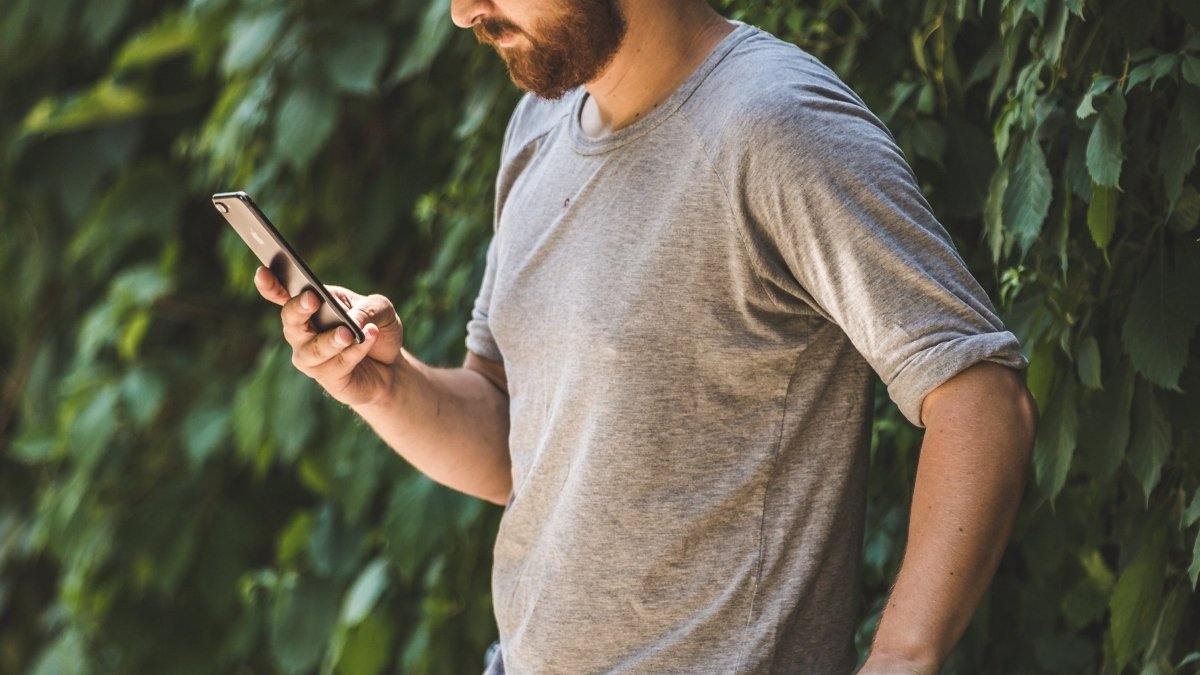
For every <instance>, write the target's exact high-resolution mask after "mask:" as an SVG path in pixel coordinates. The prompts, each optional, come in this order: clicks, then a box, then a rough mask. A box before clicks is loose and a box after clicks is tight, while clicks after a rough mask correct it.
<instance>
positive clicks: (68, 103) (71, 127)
mask: <svg viewBox="0 0 1200 675" xmlns="http://www.w3.org/2000/svg"><path fill="white" fill-rule="evenodd" d="M149 109H150V98H149V97H147V96H146V94H145V92H143V91H142V90H140V89H138V88H136V87H133V86H131V85H130V84H128V83H124V82H119V81H117V80H115V79H105V80H101V81H100V82H98V83H97V84H96V85H94V86H93V87H92V88H91V89H89V90H87V91H85V92H82V93H79V94H73V95H67V96H64V97H62V98H57V99H56V98H46V99H42V100H41V101H40V102H38V104H37V105H35V106H34V107H33V108H32V109H30V111H29V113H28V114H27V115H26V116H25V119H24V120H23V121H22V122H21V133H22V134H25V135H35V134H42V135H49V134H61V133H65V132H69V131H79V130H80V129H89V128H92V127H98V126H103V125H108V124H114V123H116V122H121V121H124V120H128V119H131V118H135V117H140V116H141V115H143V114H145V113H146V112H148V111H149Z"/></svg>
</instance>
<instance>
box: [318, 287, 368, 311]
mask: <svg viewBox="0 0 1200 675" xmlns="http://www.w3.org/2000/svg"><path fill="white" fill-rule="evenodd" d="M325 288H326V289H327V290H328V291H329V294H330V295H332V296H333V297H335V298H337V299H338V302H341V303H342V307H345V308H346V309H350V308H351V307H353V306H354V305H355V303H357V302H359V301H361V300H362V299H363V296H361V295H359V294H358V293H355V292H354V291H352V290H350V289H348V288H343V287H341V286H326V287H325Z"/></svg>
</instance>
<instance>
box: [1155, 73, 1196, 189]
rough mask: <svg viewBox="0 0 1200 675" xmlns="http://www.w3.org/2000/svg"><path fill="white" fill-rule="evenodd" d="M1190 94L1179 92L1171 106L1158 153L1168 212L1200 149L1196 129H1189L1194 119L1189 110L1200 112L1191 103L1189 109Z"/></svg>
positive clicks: (1194, 163) (1159, 169)
mask: <svg viewBox="0 0 1200 675" xmlns="http://www.w3.org/2000/svg"><path fill="white" fill-rule="evenodd" d="M1190 96H1196V95H1195V94H1191V95H1189V94H1183V95H1180V97H1179V99H1178V100H1177V101H1176V103H1175V106H1174V107H1173V108H1172V109H1171V112H1170V114H1169V115H1168V117H1167V126H1166V129H1164V130H1163V139H1162V147H1161V148H1160V150H1159V154H1158V172H1159V173H1160V174H1161V175H1162V180H1163V188H1164V189H1165V190H1166V194H1167V210H1168V211H1173V210H1174V209H1175V205H1176V204H1178V202H1179V198H1180V196H1182V194H1183V181H1184V178H1186V177H1187V175H1188V173H1189V172H1190V171H1191V170H1192V167H1193V166H1195V165H1196V151H1197V149H1200V129H1196V128H1193V127H1195V126H1196V124H1197V121H1196V119H1195V118H1194V117H1190V113H1196V112H1200V105H1195V106H1191V107H1194V108H1196V109H1195V110H1191V111H1189V110H1188V107H1189V105H1188V104H1189V97H1190Z"/></svg>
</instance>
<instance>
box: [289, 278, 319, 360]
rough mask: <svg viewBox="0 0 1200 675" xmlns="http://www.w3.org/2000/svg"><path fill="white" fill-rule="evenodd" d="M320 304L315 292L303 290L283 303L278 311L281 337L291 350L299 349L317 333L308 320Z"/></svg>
mask: <svg viewBox="0 0 1200 675" xmlns="http://www.w3.org/2000/svg"><path fill="white" fill-rule="evenodd" d="M320 304H321V302H320V300H318V299H317V294H316V293H313V292H312V291H304V292H302V293H301V294H300V295H297V296H296V297H294V298H292V299H291V300H288V301H287V302H285V303H284V304H283V309H282V310H280V312H279V316H280V319H281V320H282V321H283V338H284V339H285V340H287V342H288V344H290V345H291V346H292V349H293V350H298V349H300V348H301V347H302V346H303V345H304V343H306V342H308V341H309V340H311V339H312V338H313V336H314V335H316V334H317V332H316V331H315V330H313V327H312V325H311V324H310V323H309V321H308V320H309V319H310V318H312V315H313V314H315V313H316V311H317V307H319V306H320Z"/></svg>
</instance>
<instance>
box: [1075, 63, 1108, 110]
mask: <svg viewBox="0 0 1200 675" xmlns="http://www.w3.org/2000/svg"><path fill="white" fill-rule="evenodd" d="M1116 83H1117V78H1115V77H1112V76H1110V75H1101V74H1100V73H1096V74H1094V75H1092V86H1091V87H1089V88H1088V90H1087V93H1085V94H1084V95H1083V98H1082V99H1081V100H1080V101H1079V107H1077V108H1076V109H1075V116H1076V117H1078V118H1079V119H1081V120H1084V119H1087V118H1089V117H1091V116H1092V115H1095V114H1096V108H1095V99H1096V97H1097V96H1100V95H1101V94H1103V93H1104V92H1106V91H1108V90H1109V89H1110V88H1111V87H1112V86H1113V85H1114V84H1116Z"/></svg>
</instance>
